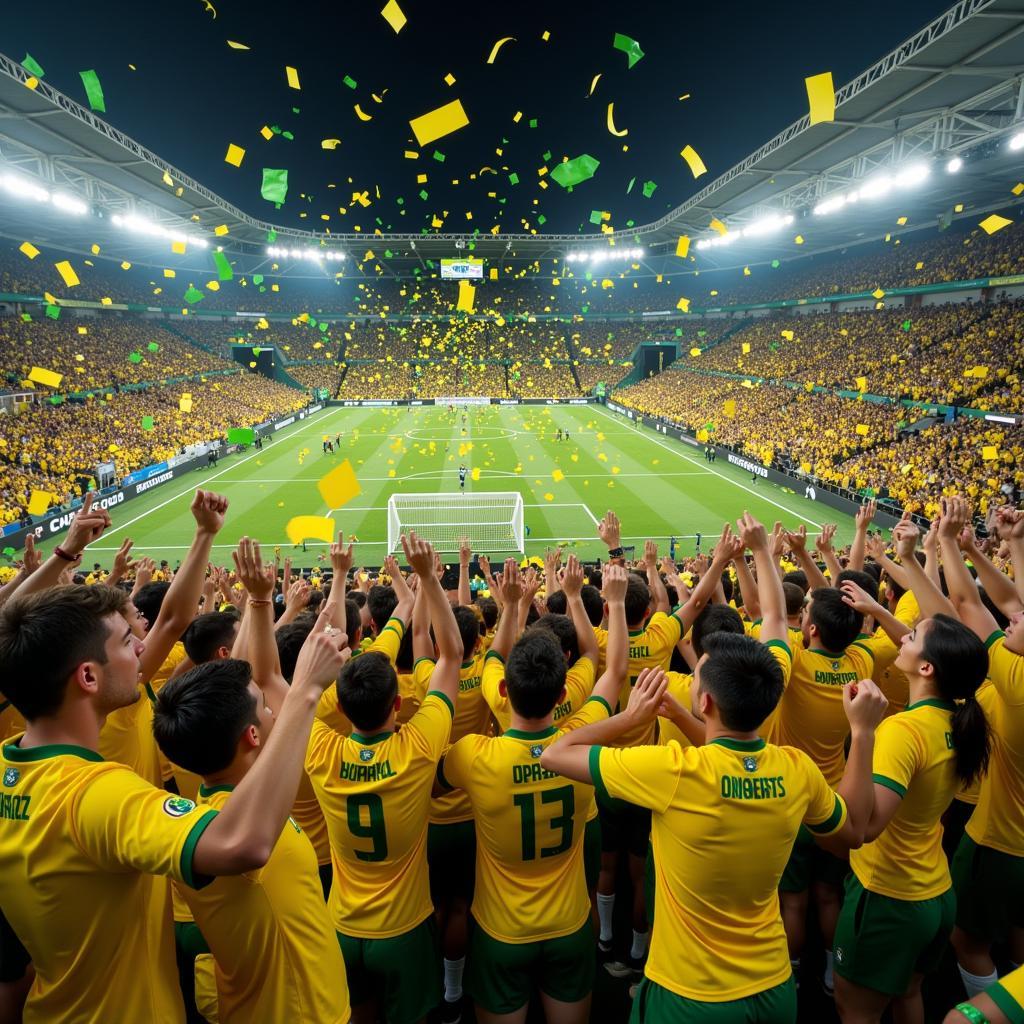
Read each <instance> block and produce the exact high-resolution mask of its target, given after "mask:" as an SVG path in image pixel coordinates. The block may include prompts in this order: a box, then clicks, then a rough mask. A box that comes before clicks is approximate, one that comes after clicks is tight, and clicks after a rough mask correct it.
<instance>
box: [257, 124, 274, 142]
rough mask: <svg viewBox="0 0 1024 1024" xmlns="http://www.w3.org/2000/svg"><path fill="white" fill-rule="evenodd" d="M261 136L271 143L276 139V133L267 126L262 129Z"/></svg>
mask: <svg viewBox="0 0 1024 1024" xmlns="http://www.w3.org/2000/svg"><path fill="white" fill-rule="evenodd" d="M260 135H262V136H263V138H265V139H266V140H267V142H269V141H270V140H271V139H272V138H273V137H274V133H273V132H272V131H271V130H270V129H269V128H268V127H267V126H266V125H264V126H263V127H262V128H261V129H260Z"/></svg>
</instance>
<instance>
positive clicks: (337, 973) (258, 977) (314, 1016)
mask: <svg viewBox="0 0 1024 1024" xmlns="http://www.w3.org/2000/svg"><path fill="white" fill-rule="evenodd" d="M233 788H234V787H232V786H214V787H211V788H207V787H206V786H202V787H201V788H200V790H199V804H200V806H204V807H212V808H214V809H216V810H220V809H221V808H223V806H224V804H225V803H226V802H227V800H228V795H229V794H230V793H231V790H232V789H233ZM185 898H186V900H187V901H188V905H189V907H190V909H191V910H192V915H193V917H194V918H195V922H196V924H197V925H198V926H199V930H200V931H201V932H202V933H203V938H204V939H205V940H206V942H207V945H208V946H209V947H210V952H211V953H212V954H213V956H214V960H215V971H216V978H217V1007H218V1016H219V1019H220V1022H221V1024H232V1022H235V1021H237V1022H239V1024H242V1022H244V1024H249V1022H250V1021H315V1022H317V1024H345V1022H346V1021H348V1020H349V1018H350V1016H351V1012H350V1010H349V1003H348V985H347V984H346V981H345V961H344V959H343V957H342V955H341V948H340V947H339V945H338V938H337V936H336V935H335V933H334V929H333V928H332V927H331V919H330V917H329V916H328V913H327V905H326V904H325V903H324V895H323V889H322V888H321V887H320V877H319V875H318V874H317V863H316V854H315V852H314V850H313V846H312V844H311V843H310V841H309V839H308V838H307V837H306V836H305V834H304V833H303V832H302V829H301V828H300V826H299V825H298V824H297V823H296V822H295V820H294V819H292V818H289V819H288V822H287V824H286V825H285V827H284V829H283V830H282V832H281V838H280V839H278V841H277V843H276V844H275V846H274V852H273V853H272V854H271V855H270V860H268V861H267V863H266V864H265V865H264V866H263V867H262V868H261V869H260V870H259V871H250V872H247V873H246V874H244V875H226V876H224V877H222V878H215V879H214V880H213V882H212V883H211V884H210V885H208V886H206V888H205V889H203V890H202V891H201V892H192V891H191V890H186V894H185Z"/></svg>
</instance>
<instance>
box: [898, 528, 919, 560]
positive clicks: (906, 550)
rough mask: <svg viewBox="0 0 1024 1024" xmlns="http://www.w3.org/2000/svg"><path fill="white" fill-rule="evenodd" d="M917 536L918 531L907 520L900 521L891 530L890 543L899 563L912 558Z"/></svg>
mask: <svg viewBox="0 0 1024 1024" xmlns="http://www.w3.org/2000/svg"><path fill="white" fill-rule="evenodd" d="M919 535H920V531H919V530H918V528H917V527H916V526H915V525H914V524H913V523H912V522H910V520H909V519H901V520H900V521H899V522H898V523H897V524H896V525H895V526H894V527H893V528H892V542H893V545H894V547H895V548H896V554H897V555H898V556H899V559H900V561H901V562H906V561H907V560H908V559H911V558H913V557H914V549H915V548H916V547H917V538H918V536H919Z"/></svg>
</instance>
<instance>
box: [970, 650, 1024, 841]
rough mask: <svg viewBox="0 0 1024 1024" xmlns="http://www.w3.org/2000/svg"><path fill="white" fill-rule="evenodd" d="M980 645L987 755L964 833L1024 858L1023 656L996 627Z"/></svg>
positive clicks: (975, 839)
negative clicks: (988, 690) (984, 656)
mask: <svg viewBox="0 0 1024 1024" xmlns="http://www.w3.org/2000/svg"><path fill="white" fill-rule="evenodd" d="M985 646H986V647H987V648H988V677H989V679H991V680H992V688H993V690H994V691H995V692H994V694H993V695H992V696H990V697H989V698H988V700H990V701H991V705H990V707H986V709H985V713H986V716H987V717H988V721H989V725H990V726H991V727H992V755H991V757H990V758H989V762H988V773H987V774H986V776H985V778H984V780H983V781H982V783H981V792H980V794H979V796H978V805H977V807H975V809H974V813H973V814H972V815H971V818H970V821H968V822H967V834H968V835H969V836H970V837H971V838H972V839H973V840H974V841H975V842H976V843H977V844H978V845H979V846H988V847H991V848H992V849H993V850H999V851H1001V852H1002V853H1008V854H1010V855H1011V856H1013V857H1024V811H1022V808H1024V657H1021V656H1020V655H1019V654H1014V653H1013V652H1012V651H1008V650H1007V649H1006V635H1005V634H1004V633H1003V632H1002V631H1001V630H996V631H995V632H994V633H993V634H992V635H991V636H990V637H989V638H988V640H986V641H985Z"/></svg>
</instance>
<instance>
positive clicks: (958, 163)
mask: <svg viewBox="0 0 1024 1024" xmlns="http://www.w3.org/2000/svg"><path fill="white" fill-rule="evenodd" d="M963 165H964V162H963V160H961V159H960V157H958V156H955V157H953V158H952V160H950V161H949V163H948V164H946V171H947V172H948V173H949V174H956V172H957V171H959V170H960V168H961V167H963Z"/></svg>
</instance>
